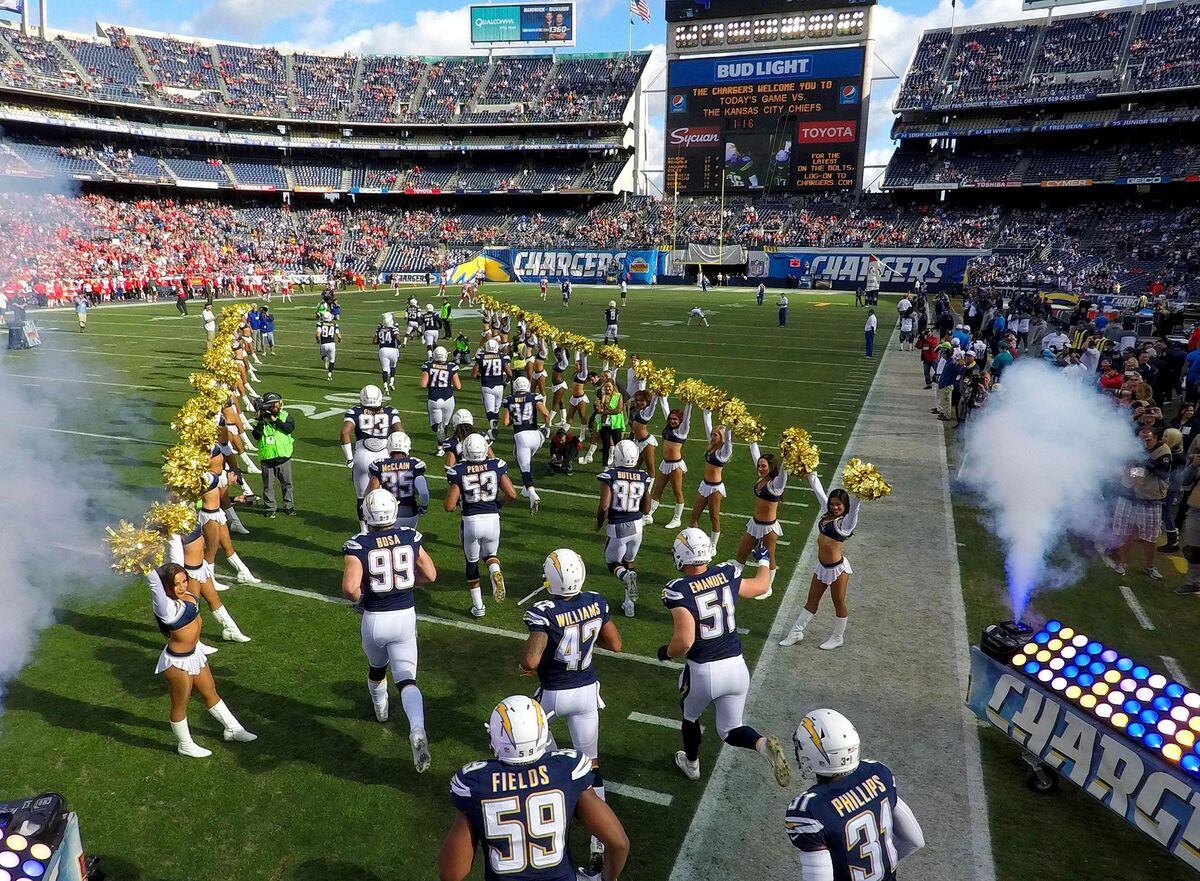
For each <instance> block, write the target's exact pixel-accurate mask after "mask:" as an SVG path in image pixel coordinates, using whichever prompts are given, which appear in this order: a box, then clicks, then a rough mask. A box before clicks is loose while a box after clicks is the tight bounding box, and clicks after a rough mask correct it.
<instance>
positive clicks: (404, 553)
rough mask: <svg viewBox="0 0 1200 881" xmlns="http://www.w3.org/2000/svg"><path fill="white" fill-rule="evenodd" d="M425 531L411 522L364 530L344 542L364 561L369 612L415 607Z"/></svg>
mask: <svg viewBox="0 0 1200 881" xmlns="http://www.w3.org/2000/svg"><path fill="white" fill-rule="evenodd" d="M423 540H424V538H423V536H422V535H421V533H419V532H417V531H416V530H415V529H409V528H408V527H407V526H398V527H395V528H392V529H385V530H383V531H381V532H361V533H359V534H358V535H356V536H354V538H352V539H350V540H349V541H347V542H346V543H345V544H344V545H343V546H342V554H343V555H344V556H348V557H356V558H357V559H358V561H359V563H361V564H362V606H363V610H364V611H367V612H390V611H393V610H395V609H411V608H413V605H414V602H413V595H412V589H413V585H415V584H416V583H417V582H416V576H417V557H418V556H419V555H420V553H421V543H422V541H423Z"/></svg>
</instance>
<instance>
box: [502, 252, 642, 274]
mask: <svg viewBox="0 0 1200 881" xmlns="http://www.w3.org/2000/svg"><path fill="white" fill-rule="evenodd" d="M625 256H626V254H625V252H624V251H517V252H516V253H515V254H514V255H513V271H515V272H516V273H517V275H519V276H533V275H560V276H567V277H569V278H593V277H595V276H597V275H604V273H605V272H607V271H608V268H609V266H610V265H611V264H612V263H613V262H614V261H616V263H617V264H618V265H622V266H623V265H624V264H625Z"/></svg>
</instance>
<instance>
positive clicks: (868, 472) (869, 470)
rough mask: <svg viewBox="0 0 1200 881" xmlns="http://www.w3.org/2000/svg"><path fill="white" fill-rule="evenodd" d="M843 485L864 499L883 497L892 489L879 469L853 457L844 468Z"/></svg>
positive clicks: (871, 499) (870, 499)
mask: <svg viewBox="0 0 1200 881" xmlns="http://www.w3.org/2000/svg"><path fill="white" fill-rule="evenodd" d="M842 485H843V486H844V487H846V489H847V490H848V491H849V492H850V493H852V494H853V495H855V496H857V497H858V498H860V499H863V500H864V501H873V500H875V499H881V498H883V497H884V496H886V495H887V494H888V493H890V492H891V491H892V486H891V484H890V483H888V482H887V481H886V480H884V479H883V475H882V474H880V473H879V469H878V468H876V467H875V466H874V465H872V464H871V463H870V462H864V461H863V460H862V459H851V460H850V461H849V462H847V463H846V467H845V468H844V469H843V470H842Z"/></svg>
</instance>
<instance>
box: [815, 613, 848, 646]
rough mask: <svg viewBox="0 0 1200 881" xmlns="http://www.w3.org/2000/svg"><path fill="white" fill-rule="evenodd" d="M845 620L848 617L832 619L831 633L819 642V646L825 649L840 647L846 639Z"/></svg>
mask: <svg viewBox="0 0 1200 881" xmlns="http://www.w3.org/2000/svg"><path fill="white" fill-rule="evenodd" d="M847 620H849V619H847V618H834V619H833V633H831V634H829V639H827V640H825V641H824V642H823V643H821V648H823V649H825V650H826V651H832V650H833V649H840V648H841V647H842V644H843V643H844V642H845V641H846V622H847Z"/></svg>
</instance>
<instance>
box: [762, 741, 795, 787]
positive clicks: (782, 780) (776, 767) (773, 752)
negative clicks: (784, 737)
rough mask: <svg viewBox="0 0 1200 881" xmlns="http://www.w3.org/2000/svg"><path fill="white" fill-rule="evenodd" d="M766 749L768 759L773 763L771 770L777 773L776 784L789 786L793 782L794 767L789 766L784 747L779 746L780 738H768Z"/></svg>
mask: <svg viewBox="0 0 1200 881" xmlns="http://www.w3.org/2000/svg"><path fill="white" fill-rule="evenodd" d="M766 748H767V758H768V759H769V760H770V762H771V770H772V771H773V772H774V773H775V782H776V783H778V784H779V785H780V786H787V785H788V784H789V783H791V782H792V766H791V765H789V764H788V760H787V756H786V755H784V753H783V747H782V746H780V745H779V738H778V737H776V736H775V735H774V734H772V735H771V736H770V737H768V738H767V743H766Z"/></svg>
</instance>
